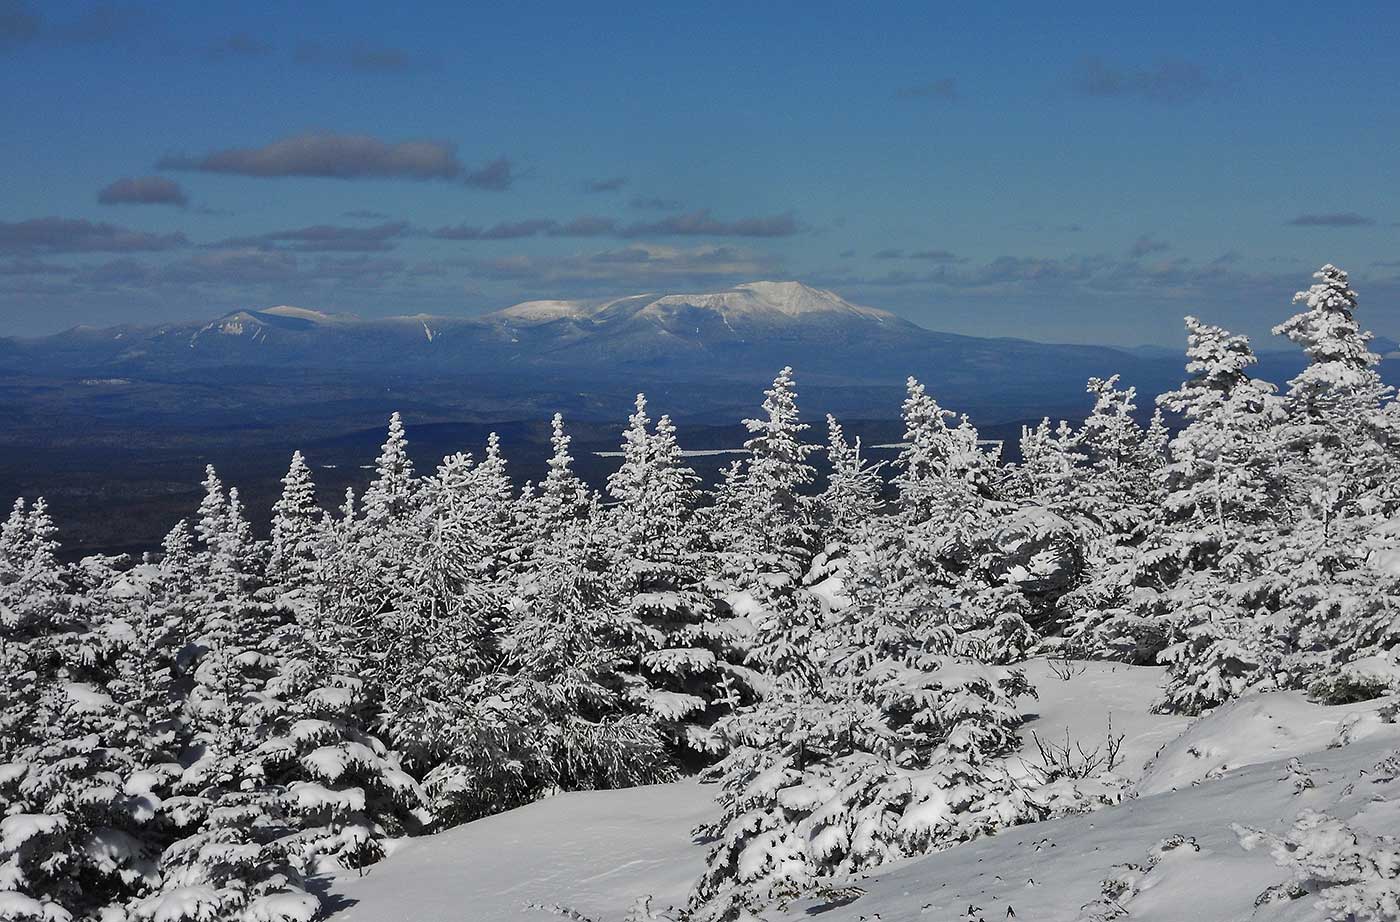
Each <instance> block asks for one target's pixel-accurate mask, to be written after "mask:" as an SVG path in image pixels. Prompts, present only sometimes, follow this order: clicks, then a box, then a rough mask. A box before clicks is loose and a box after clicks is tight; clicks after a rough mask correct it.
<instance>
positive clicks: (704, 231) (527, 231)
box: [429, 210, 800, 240]
mask: <svg viewBox="0 0 1400 922" xmlns="http://www.w3.org/2000/svg"><path fill="white" fill-rule="evenodd" d="M799 230H800V228H799V227H798V224H797V220H796V218H795V217H794V216H793V214H792V213H791V212H787V213H785V214H780V215H769V216H765V217H754V218H737V219H735V220H722V219H718V218H715V217H712V216H711V214H710V212H709V211H707V210H701V211H695V212H690V213H688V214H683V215H676V216H673V217H669V218H663V219H661V220H659V221H640V222H634V223H631V224H622V223H619V222H618V221H617V220H616V219H614V218H609V217H604V216H600V215H584V216H582V217H578V218H574V219H573V220H571V221H557V220H554V219H552V218H531V219H528V220H524V221H507V222H502V223H500V224H495V225H492V226H490V227H482V226H480V225H476V224H456V225H449V226H445V227H439V228H437V229H436V230H434V231H431V232H429V236H431V237H436V238H437V239H439V240H514V239H518V238H521V237H536V236H550V237H608V236H612V237H621V238H627V239H631V238H636V237H787V236H791V235H793V234H796V233H798V232H799Z"/></svg>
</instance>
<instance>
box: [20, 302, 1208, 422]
mask: <svg viewBox="0 0 1400 922" xmlns="http://www.w3.org/2000/svg"><path fill="white" fill-rule="evenodd" d="M788 364H790V365H793V366H794V367H795V368H796V369H797V371H798V374H799V380H803V379H804V378H805V379H807V380H810V381H821V382H823V383H827V384H836V383H841V382H849V383H860V384H866V385H870V384H898V383H899V382H902V381H903V379H904V378H905V377H906V376H907V375H910V374H913V375H917V376H919V377H920V378H921V379H923V380H926V382H927V383H928V384H929V385H930V387H932V388H933V389H934V390H935V392H936V393H938V394H940V396H941V397H942V398H943V399H945V400H947V401H949V402H951V403H953V404H954V405H956V404H957V402H958V401H962V402H969V401H970V402H971V403H974V404H978V405H985V404H987V403H988V402H989V401H990V402H992V403H995V404H998V405H1005V404H1008V403H1010V404H1015V403H1017V402H1018V401H1019V400H1021V399H1022V397H1025V398H1030V397H1035V398H1036V399H1035V400H1034V401H1032V402H1033V403H1035V404H1036V405H1041V404H1044V403H1046V399H1047V398H1054V400H1053V402H1055V403H1059V402H1061V401H1062V400H1064V399H1072V398H1073V397H1074V396H1077V395H1082V394H1083V385H1084V379H1085V378H1086V377H1087V376H1088V375H1091V374H1097V375H1106V374H1111V373H1113V372H1118V371H1121V372H1124V373H1125V376H1128V377H1133V376H1134V373H1135V372H1138V373H1140V372H1144V371H1148V372H1149V373H1147V374H1138V375H1136V376H1137V377H1140V378H1144V380H1143V383H1144V384H1149V383H1151V384H1155V383H1158V379H1161V378H1162V375H1161V374H1160V373H1159V372H1164V371H1165V369H1166V368H1167V367H1173V368H1178V367H1179V366H1180V364H1181V363H1180V361H1179V360H1178V359H1175V358H1170V357H1169V356H1168V355H1164V354H1162V353H1159V352H1157V351H1156V350H1152V351H1144V350H1124V349H1114V348H1109V347H1103V346H1081V345H1056V344H1046V343H1037V342H1031V341H1028V340H1020V339H984V338H978V337H972V336H960V335H955V334H951V333H940V332H935V331H932V330H927V329H925V328H923V327H921V326H918V325H917V324H914V323H911V322H909V321H908V320H904V319H901V318H900V317H897V316H896V315H894V314H891V313H889V312H887V311H883V310H879V309H876V308H873V307H863V306H859V305H856V304H852V303H851V302H849V301H847V300H845V299H844V298H842V297H840V296H839V295H837V294H835V293H833V292H830V291H825V290H823V289H818V288H812V287H809V286H807V285H803V284H801V283H799V282H750V283H748V284H743V285H737V286H735V287H734V288H731V289H729V290H727V291H720V292H713V293H706V294H655V293H653V294H642V295H632V296H629V297H624V298H618V299H614V300H601V301H530V302H526V303H524V304H517V305H515V306H513V307H508V308H505V309H504V310H500V311H496V312H494V313H491V314H486V315H484V316H480V317H467V318H457V317H441V316H430V315H413V316H401V317H387V318H381V319H360V318H357V317H352V316H348V315H340V314H329V313H323V312H321V311H316V310H308V309H304V308H297V307H287V306H282V307H272V308H267V309H262V310H240V311H235V312H233V313H231V314H227V315H225V316H223V317H220V318H218V319H216V320H213V321H210V322H205V323H193V324H162V325H158V326H135V325H123V326H117V327H110V328H94V327H77V328H74V329H72V330H68V331H66V332H64V333H60V334H57V335H54V336H49V337H45V338H42V339H31V340H16V339H9V340H0V368H9V369H12V370H16V371H19V370H23V369H35V368H42V369H45V371H46V372H47V373H54V372H62V373H67V374H81V375H85V376H89V377H93V378H113V377H123V378H124V377H132V376H137V377H140V376H146V375H159V376H163V377H168V376H171V375H179V374H181V373H188V372H194V371H199V370H209V369H219V368H223V369H229V368H238V367H241V368H296V369H299V370H302V371H308V370H316V369H323V370H336V371H353V372H356V373H363V374H367V375H371V376H376V375H382V374H386V373H392V374H396V375H411V376H440V375H443V374H454V373H471V374H487V373H493V372H495V373H500V374H504V375H509V376H516V375H524V376H527V377H529V378H533V379H538V378H539V376H540V375H550V376H559V375H564V376H567V377H569V378H571V379H577V380H584V381H587V380H590V379H600V380H601V379H608V380H617V379H619V378H626V377H641V378H643V379H665V380H668V381H684V380H697V379H709V380H714V379H723V378H737V379H743V380H750V379H753V378H754V377H755V376H762V375H768V376H771V375H772V373H773V372H774V371H776V370H777V369H778V368H780V367H782V366H783V365H788ZM1172 373H1173V374H1176V372H1175V371H1173V372H1172ZM1028 408H1029V407H1028Z"/></svg>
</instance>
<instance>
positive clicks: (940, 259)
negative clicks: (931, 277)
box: [909, 250, 958, 263]
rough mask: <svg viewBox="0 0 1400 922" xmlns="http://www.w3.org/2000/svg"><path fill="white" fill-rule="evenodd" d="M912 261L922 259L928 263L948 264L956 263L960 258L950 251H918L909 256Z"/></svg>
mask: <svg viewBox="0 0 1400 922" xmlns="http://www.w3.org/2000/svg"><path fill="white" fill-rule="evenodd" d="M909 258H910V259H922V260H925V261H926V262H935V263H948V262H956V261H957V259H958V257H957V256H956V255H955V254H954V253H953V252H952V251H950V250H916V251H915V252H913V253H910V254H909Z"/></svg>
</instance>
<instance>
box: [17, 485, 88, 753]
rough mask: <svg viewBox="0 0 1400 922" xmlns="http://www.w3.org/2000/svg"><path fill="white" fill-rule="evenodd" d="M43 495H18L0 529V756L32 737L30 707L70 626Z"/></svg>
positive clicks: (50, 672) (34, 704)
mask: <svg viewBox="0 0 1400 922" xmlns="http://www.w3.org/2000/svg"><path fill="white" fill-rule="evenodd" d="M53 535H54V529H53V522H52V520H51V519H50V518H49V514H48V506H47V505H46V504H45V502H44V500H43V498H42V497H41V498H40V499H38V500H36V501H35V502H34V504H33V506H32V507H31V506H29V505H28V504H27V503H26V502H25V501H24V500H23V499H17V500H16V501H15V504H14V506H13V508H12V509H11V511H10V515H9V517H8V518H7V519H6V520H5V523H4V526H3V529H2V530H0V668H3V674H2V675H0V689H3V690H4V691H5V692H6V694H5V695H4V697H3V698H0V758H3V757H4V756H5V754H6V753H7V752H13V751H16V750H17V749H19V748H20V747H22V746H24V745H26V744H27V743H28V742H30V741H32V739H33V737H32V733H33V731H34V729H35V726H34V711H35V708H36V707H37V701H38V696H39V694H40V693H41V692H42V691H43V690H44V685H45V683H46V682H47V681H49V680H50V679H51V678H52V677H53V675H54V674H55V670H56V669H57V668H58V664H57V661H56V660H57V656H58V653H57V649H56V647H55V645H54V639H55V637H56V636H57V635H61V634H64V633H67V632H70V631H72V630H74V629H75V628H76V627H77V625H75V624H74V622H73V618H72V616H71V613H70V607H71V606H70V601H71V599H70V594H69V592H68V588H67V586H66V585H65V580H64V577H63V572H62V570H61V569H60V567H59V564H58V559H57V556H56V553H55V552H56V551H57V547H58V545H57V543H56V542H55V540H54V537H53Z"/></svg>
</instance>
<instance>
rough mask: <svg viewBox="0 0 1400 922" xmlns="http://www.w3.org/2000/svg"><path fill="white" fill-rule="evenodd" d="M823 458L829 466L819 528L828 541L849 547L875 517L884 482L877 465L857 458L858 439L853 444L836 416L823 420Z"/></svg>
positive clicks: (822, 498)
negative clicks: (824, 422) (824, 456)
mask: <svg viewBox="0 0 1400 922" xmlns="http://www.w3.org/2000/svg"><path fill="white" fill-rule="evenodd" d="M826 431H827V443H826V457H827V461H828V462H829V463H830V464H831V474H830V475H829V476H828V478H827V484H826V489H825V490H823V491H822V493H821V496H820V498H819V505H820V508H821V516H822V525H823V527H824V530H825V533H826V536H827V539H828V541H835V542H837V543H839V544H849V543H850V542H851V540H852V539H853V538H854V537H855V535H856V533H857V532H858V531H859V529H860V527H861V526H862V525H864V524H865V523H866V522H868V521H869V520H870V519H872V518H873V517H874V516H875V512H876V510H877V509H878V508H879V505H880V492H881V490H882V489H883V486H884V482H883V480H882V479H881V476H880V468H881V467H882V465H881V464H872V463H870V461H868V460H867V459H866V458H864V457H862V456H861V453H860V449H861V445H860V438H859V437H857V438H856V440H855V442H854V443H851V442H849V441H847V440H846V433H845V432H844V431H843V430H842V428H841V424H840V423H839V422H837V421H836V417H835V416H832V415H831V414H827V417H826Z"/></svg>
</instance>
